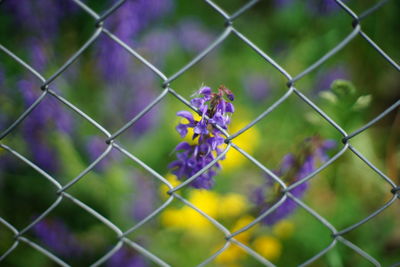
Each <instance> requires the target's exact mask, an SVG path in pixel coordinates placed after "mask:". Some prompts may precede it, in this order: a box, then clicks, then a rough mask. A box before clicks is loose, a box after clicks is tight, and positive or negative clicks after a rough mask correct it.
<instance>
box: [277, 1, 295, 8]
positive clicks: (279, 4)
mask: <svg viewBox="0 0 400 267" xmlns="http://www.w3.org/2000/svg"><path fill="white" fill-rule="evenodd" d="M291 3H293V0H274V5H275V7H277V8H283V7H285V6H287V5H289V4H291Z"/></svg>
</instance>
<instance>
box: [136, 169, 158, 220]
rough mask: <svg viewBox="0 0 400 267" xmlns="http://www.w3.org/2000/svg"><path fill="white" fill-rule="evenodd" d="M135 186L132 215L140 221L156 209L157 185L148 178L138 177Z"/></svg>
mask: <svg viewBox="0 0 400 267" xmlns="http://www.w3.org/2000/svg"><path fill="white" fill-rule="evenodd" d="M135 184H136V186H135V192H134V195H133V204H132V208H131V209H132V210H131V213H132V216H133V218H134V219H135V220H137V221H140V220H143V219H144V218H146V216H148V215H149V214H150V213H151V212H152V211H153V210H154V209H155V204H156V199H157V196H156V192H155V190H154V188H155V185H154V183H153V181H152V180H150V179H148V177H143V176H141V175H137V179H135Z"/></svg>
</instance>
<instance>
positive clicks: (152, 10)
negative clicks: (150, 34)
mask: <svg viewBox="0 0 400 267" xmlns="http://www.w3.org/2000/svg"><path fill="white" fill-rule="evenodd" d="M172 7H173V3H172V1H171V0H137V1H127V2H125V3H124V5H123V6H122V7H121V8H119V9H117V10H116V11H115V12H114V13H113V15H112V16H110V18H109V19H107V21H106V23H107V27H109V28H110V29H111V31H112V32H113V33H114V34H115V35H116V36H118V38H120V39H121V40H122V41H124V42H125V43H127V44H128V45H130V46H135V43H134V42H133V41H134V40H135V41H136V40H137V36H138V34H139V33H140V32H141V31H143V30H144V29H145V28H147V27H148V26H149V24H150V23H151V22H152V21H154V20H156V19H157V18H160V17H162V16H165V15H166V14H168V13H169V12H170V11H171V10H172ZM101 40H102V41H100V42H98V44H99V46H98V54H99V55H98V57H97V58H98V60H99V67H100V70H101V71H102V73H103V76H104V78H105V79H106V81H111V82H115V81H117V80H123V79H124V78H125V77H126V76H127V75H128V74H129V73H131V72H130V71H129V69H132V68H131V66H130V64H132V62H133V58H132V56H130V55H129V54H128V52H126V51H125V49H124V48H122V47H121V46H120V45H118V44H116V43H115V41H113V40H111V39H110V38H109V37H107V36H104V37H103V38H102V39H101ZM137 43H138V42H137V41H136V44H137Z"/></svg>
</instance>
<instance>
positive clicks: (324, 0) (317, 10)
mask: <svg viewBox="0 0 400 267" xmlns="http://www.w3.org/2000/svg"><path fill="white" fill-rule="evenodd" d="M293 2H295V0H274V4H275V6H276V7H277V8H284V7H286V6H288V5H290V4H292V3H293ZM305 3H306V5H307V8H308V10H309V11H310V12H312V13H314V14H318V15H326V14H330V13H332V12H335V11H337V10H339V9H340V6H339V4H337V3H336V2H335V0H308V1H306V2H305Z"/></svg>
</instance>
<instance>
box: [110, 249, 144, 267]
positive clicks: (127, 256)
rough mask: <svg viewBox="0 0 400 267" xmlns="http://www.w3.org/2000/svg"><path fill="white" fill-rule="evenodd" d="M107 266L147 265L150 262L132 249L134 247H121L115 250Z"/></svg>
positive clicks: (137, 266) (128, 266)
mask: <svg viewBox="0 0 400 267" xmlns="http://www.w3.org/2000/svg"><path fill="white" fill-rule="evenodd" d="M106 265H107V266H109V267H116V266H124V267H146V266H148V264H147V263H146V261H145V260H144V258H143V257H142V256H140V255H138V254H136V253H134V252H133V251H132V249H127V248H125V247H122V248H120V249H119V250H118V251H117V252H115V253H114V254H113V255H112V256H111V258H110V259H109V260H108V261H107V264H106Z"/></svg>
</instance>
